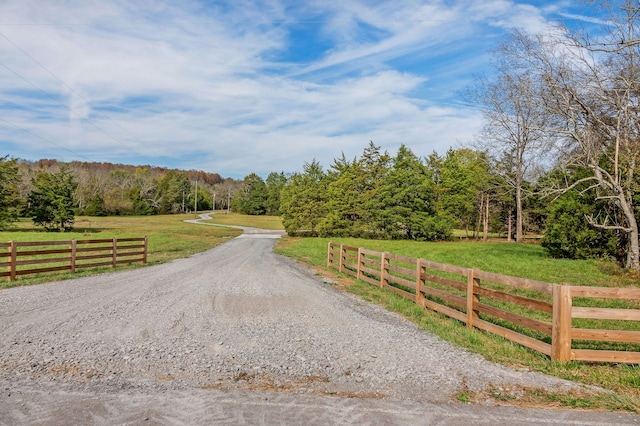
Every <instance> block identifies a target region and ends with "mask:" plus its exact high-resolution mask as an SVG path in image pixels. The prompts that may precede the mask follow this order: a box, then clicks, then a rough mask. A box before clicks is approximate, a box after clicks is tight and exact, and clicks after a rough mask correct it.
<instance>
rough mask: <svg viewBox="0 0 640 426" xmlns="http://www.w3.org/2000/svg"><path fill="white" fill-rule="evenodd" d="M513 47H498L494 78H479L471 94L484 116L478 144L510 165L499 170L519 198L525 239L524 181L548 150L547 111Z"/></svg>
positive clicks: (520, 237)
mask: <svg viewBox="0 0 640 426" xmlns="http://www.w3.org/2000/svg"><path fill="white" fill-rule="evenodd" d="M509 49H510V46H509V44H508V43H506V44H505V45H504V46H503V47H502V48H501V49H499V50H497V51H496V54H495V55H496V59H497V75H496V76H495V77H494V78H492V79H487V78H478V79H477V81H476V85H475V87H474V89H473V90H472V92H471V95H472V99H473V100H474V102H475V103H476V104H479V105H480V107H481V109H482V113H483V118H484V128H483V130H482V133H481V135H480V137H479V140H478V146H479V147H480V148H481V149H483V150H485V151H486V152H488V153H489V154H490V155H491V156H493V157H495V158H499V159H500V164H502V165H503V166H508V167H502V168H500V169H499V170H495V171H496V172H497V173H499V174H500V176H501V177H502V181H503V182H504V183H505V184H506V185H507V186H508V188H509V191H510V192H512V194H513V197H514V199H515V207H516V229H515V233H516V242H522V240H523V207H522V200H523V184H524V182H525V180H526V179H527V178H528V177H530V176H531V173H532V171H534V170H538V167H536V165H537V164H538V163H539V162H540V161H541V158H542V157H543V154H544V153H545V149H544V148H545V144H546V138H545V133H544V132H543V131H542V129H543V128H544V117H545V114H544V110H542V109H541V108H540V107H539V106H538V105H536V103H534V102H532V98H533V94H534V92H535V87H536V85H535V83H534V81H533V78H532V77H533V76H532V75H531V73H530V72H529V71H528V70H526V69H523V68H521V67H518V66H514V65H515V64H514V63H513V61H512V58H511V57H510V55H509ZM509 237H511V235H509Z"/></svg>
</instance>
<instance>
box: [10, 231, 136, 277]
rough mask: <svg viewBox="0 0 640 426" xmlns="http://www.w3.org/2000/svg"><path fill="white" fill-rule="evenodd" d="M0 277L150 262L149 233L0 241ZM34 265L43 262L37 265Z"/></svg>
mask: <svg viewBox="0 0 640 426" xmlns="http://www.w3.org/2000/svg"><path fill="white" fill-rule="evenodd" d="M2 248H6V249H7V251H5V252H4V253H3V252H0V270H1V269H4V268H6V271H4V272H0V277H7V280H8V281H13V280H15V279H16V278H17V277H18V276H21V275H27V274H39V273H45V272H54V271H69V272H72V273H74V272H75V271H76V270H77V269H80V268H94V267H99V266H112V267H115V266H116V265H120V264H124V263H133V262H142V263H147V237H142V238H111V239H101V240H68V241H31V242H16V241H11V242H8V243H0V249H2ZM33 265H39V267H37V268H34V267H33Z"/></svg>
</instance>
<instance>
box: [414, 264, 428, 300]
mask: <svg viewBox="0 0 640 426" xmlns="http://www.w3.org/2000/svg"><path fill="white" fill-rule="evenodd" d="M426 273H427V270H426V265H425V264H424V259H417V261H416V304H417V305H419V306H422V307H423V308H424V301H425V299H424V294H422V287H424V285H425V282H424V281H425V279H424V276H425V274H426Z"/></svg>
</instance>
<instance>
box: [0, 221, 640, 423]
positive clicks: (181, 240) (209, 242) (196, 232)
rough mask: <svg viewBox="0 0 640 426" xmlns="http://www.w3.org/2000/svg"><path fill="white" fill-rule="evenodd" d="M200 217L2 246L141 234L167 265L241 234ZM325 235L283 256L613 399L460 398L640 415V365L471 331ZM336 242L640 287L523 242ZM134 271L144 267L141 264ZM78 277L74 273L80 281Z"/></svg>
mask: <svg viewBox="0 0 640 426" xmlns="http://www.w3.org/2000/svg"><path fill="white" fill-rule="evenodd" d="M193 218H194V215H193V214H189V215H169V216H143V217H130V216H126V217H106V218H96V217H78V218H77V219H76V228H75V231H74V232H69V233H48V232H44V231H42V230H39V229H36V228H34V227H33V225H32V224H31V222H30V221H26V220H25V221H22V222H20V223H18V224H16V226H15V229H12V230H11V231H5V232H0V241H11V240H14V241H37V240H69V239H84V238H112V237H118V238H122V237H140V236H145V235H146V236H147V237H148V238H149V258H148V260H149V264H157V263H162V262H167V261H170V260H172V259H176V258H180V257H188V256H190V255H192V254H194V253H198V252H201V251H203V250H207V249H209V248H212V247H214V246H216V245H218V244H221V243H223V242H225V241H227V240H228V239H229V238H233V237H235V236H237V235H239V234H240V232H241V231H239V230H236V229H232V228H223V227H214V226H202V225H194V224H189V223H185V222H183V220H184V219H193ZM214 223H220V224H226V225H240V226H251V227H257V228H264V229H282V224H281V222H280V220H279V218H274V217H256V216H243V215H237V214H230V215H226V214H219V215H216V216H214ZM328 242H329V240H328V239H322V238H309V239H300V238H289V237H285V238H283V239H281V240H279V242H278V245H277V249H276V250H277V251H278V252H279V253H281V254H284V255H287V256H289V257H292V258H295V259H297V260H299V261H301V262H304V263H306V264H309V265H311V266H313V267H315V268H316V269H317V270H318V271H319V272H320V273H322V274H326V275H330V276H332V277H334V278H335V281H336V282H338V283H341V286H340V287H341V288H344V289H345V290H347V291H350V292H352V293H355V294H357V295H359V296H360V297H362V298H363V299H366V300H369V301H371V302H374V303H377V304H379V305H381V306H384V307H385V308H387V309H389V310H393V311H396V312H399V313H400V314H402V315H403V316H405V317H406V318H407V319H408V320H410V321H412V322H414V323H416V324H417V325H418V326H419V327H420V328H422V329H424V330H427V331H429V332H432V333H434V334H436V335H438V336H440V337H441V338H442V339H445V340H448V341H451V342H453V343H455V344H457V345H459V346H462V347H465V348H467V349H469V350H471V351H473V352H476V353H479V354H480V355H482V356H484V357H485V358H487V359H489V360H492V361H495V362H500V363H502V364H505V365H510V366H513V367H515V368H519V369H528V370H533V371H539V372H542V373H545V374H549V375H553V376H557V377H562V378H566V379H569V380H573V381H577V382H581V383H586V384H590V385H595V386H599V387H602V388H604V389H607V390H609V391H611V392H610V393H607V394H589V395H576V394H543V393H540V392H538V391H536V390H535V389H529V390H526V389H525V390H523V392H524V393H523V395H524V396H523V397H520V398H518V401H513V400H510V398H511V397H510V396H509V395H506V394H503V391H502V390H500V389H495V390H490V391H488V394H486V393H485V394H482V395H478V394H471V393H464V392H462V393H461V394H460V395H459V396H458V399H459V400H460V401H463V402H464V401H475V400H481V399H487V398H492V399H493V400H495V401H496V402H498V403H500V402H503V403H509V404H515V405H531V406H541V407H578V408H585V409H606V410H625V411H631V412H640V366H633V365H632V366H629V365H615V364H610V365H596V364H594V365H589V364H584V363H569V364H559V363H553V362H551V361H550V360H549V359H548V357H546V356H544V355H541V354H539V353H536V352H534V351H531V350H528V349H525V348H523V347H521V346H519V345H517V344H514V343H511V342H509V341H507V340H504V339H502V338H500V337H498V336H494V335H491V334H488V333H484V332H481V331H478V330H468V329H467V328H466V327H465V326H464V325H463V324H461V323H459V322H457V321H455V320H451V319H448V318H445V317H443V316H441V315H438V314H435V313H433V312H429V311H426V310H423V309H421V308H419V307H417V306H416V305H415V304H414V303H412V302H410V301H408V300H406V299H402V298H400V297H399V296H397V295H395V294H393V293H390V292H388V291H384V290H381V289H379V288H377V287H374V286H371V285H368V284H366V283H363V282H355V281H354V280H352V279H351V278H347V277H345V276H340V275H339V274H337V273H336V272H335V271H334V270H329V269H327V268H326V256H327V245H328ZM335 242H339V243H343V244H348V245H351V246H356V247H366V248H369V249H372V250H378V251H388V252H392V253H396V254H402V255H406V256H411V257H422V258H426V259H430V260H434V261H437V262H442V263H451V264H455V265H460V266H464V267H474V268H479V269H482V270H485V271H491V272H496V273H502V274H507V275H514V276H520V277H525V278H532V279H537V280H541V281H547V282H551V283H562V282H568V283H572V284H579V285H597V286H612V287H633V286H636V287H637V286H638V278H639V277H638V276H634V275H627V274H624V271H622V270H621V269H620V268H619V267H617V266H616V265H615V264H612V263H610V262H605V261H596V260H581V261H575V260H557V259H551V258H548V257H547V256H546V255H545V253H544V251H543V250H542V248H541V247H540V246H538V245H536V244H523V245H516V244H510V243H503V242H489V243H481V242H468V241H460V242H439V243H417V242H409V241H374V240H359V239H335ZM131 267H140V265H139V264H134V265H132V266H131ZM111 270H112V269H111V268H102V269H96V270H83V272H81V274H83V275H88V274H91V273H101V272H105V271H107V272H108V271H111ZM79 275H80V274H76V275H74V276H76V277H77V276H79ZM71 277H72V276H71V275H70V274H66V275H60V274H54V275H51V274H50V275H48V276H46V277H37V278H26V277H24V278H20V279H19V280H17V281H15V282H14V283H15V284H11V283H8V282H0V286H2V285H5V286H6V285H25V284H33V283H37V282H44V281H50V280H54V279H63V278H71Z"/></svg>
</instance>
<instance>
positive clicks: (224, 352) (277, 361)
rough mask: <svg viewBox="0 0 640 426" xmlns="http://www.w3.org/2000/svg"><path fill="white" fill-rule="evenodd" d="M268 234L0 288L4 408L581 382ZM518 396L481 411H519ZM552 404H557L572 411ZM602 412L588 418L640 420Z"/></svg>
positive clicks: (352, 410) (94, 418)
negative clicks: (466, 341)
mask: <svg viewBox="0 0 640 426" xmlns="http://www.w3.org/2000/svg"><path fill="white" fill-rule="evenodd" d="M274 237H277V235H276V234H274V233H259V232H257V231H256V232H254V233H248V234H244V235H243V236H241V237H238V238H236V239H233V240H231V241H229V242H227V243H225V244H223V245H222V246H219V247H217V248H215V249H212V250H209V251H207V252H204V253H201V254H198V255H195V256H193V257H191V258H188V259H181V260H176V261H173V262H171V263H167V264H163V265H157V266H152V267H144V268H140V269H136V270H130V271H124V272H118V273H109V274H104V275H98V276H92V277H86V278H79V279H73V280H68V281H64V282H55V283H50V284H45V285H37V286H28V287H17V288H11V289H6V290H2V291H0V321H1V326H0V390H1V391H2V392H1V394H0V424H24V423H32V424H72V423H77V424H86V423H95V424H112V423H121V424H124V423H127V424H136V423H143V424H194V423H209V424H211V423H232V424H255V423H265V424H271V423H311V424H327V423H328V422H329V423H330V422H335V423H337V424H349V423H357V424H362V423H377V422H379V421H382V420H385V419H386V420H385V423H393V422H395V421H396V420H397V421H398V422H399V423H400V422H402V423H406V421H407V420H408V418H407V417H406V416H408V415H410V414H411V413H414V412H415V413H416V417H415V418H414V419H421V420H422V421H424V420H428V419H430V420H433V419H435V418H436V417H428V416H427V414H426V413H427V412H429V413H432V414H433V413H434V412H437V415H438V416H440V415H442V407H446V406H448V404H449V403H451V402H452V401H454V400H455V395H456V393H457V392H458V391H460V390H461V389H462V388H463V387H465V386H466V387H468V388H469V389H471V390H476V389H484V388H486V387H488V386H500V387H502V388H503V389H504V390H505V392H510V389H517V387H518V386H528V387H531V386H535V387H539V388H544V389H552V390H561V389H567V388H568V387H571V386H573V385H572V384H570V383H568V382H564V381H561V380H558V379H555V378H550V377H547V376H544V375H540V374H536V373H531V372H522V371H514V370H512V369H509V368H506V367H503V366H500V365H497V364H493V363H490V362H487V361H485V360H484V359H483V358H481V357H480V356H477V355H474V354H470V353H468V352H466V351H464V350H462V349H460V348H457V347H455V346H453V345H451V344H449V343H446V342H443V341H441V340H440V339H438V338H436V337H434V336H432V335H430V334H428V333H425V332H422V331H419V330H418V329H417V328H416V327H415V326H414V325H412V324H410V323H408V322H407V321H405V320H403V319H402V318H401V317H399V316H398V315H396V314H393V313H389V312H387V311H385V310H383V309H382V308H379V307H377V306H374V305H371V304H368V303H366V302H363V301H361V300H360V299H358V298H356V297H355V296H352V295H350V294H347V293H344V292H341V291H338V290H336V289H334V288H333V287H332V286H330V285H329V284H327V283H326V282H324V281H323V279H322V278H321V277H318V276H315V275H313V273H311V272H310V271H308V270H307V269H304V268H302V267H300V266H298V265H296V264H295V263H294V262H293V261H291V260H289V259H287V258H284V257H281V256H278V255H276V254H274V253H273V252H272V249H273V246H274V243H275V239H274ZM274 391H275V392H274ZM232 400H233V401H235V403H232V402H230V401H232ZM224 401H226V402H224ZM331 401H333V403H332V402H331ZM394 401H395V402H394ZM417 403H419V404H417ZM225 404H227V405H225ZM243 404H244V405H243ZM247 404H248V405H247ZM385 404H386V405H385ZM394 404H396V405H394ZM331 405H334V406H335V407H336V408H335V409H334V410H333V411H331V412H330V413H329V412H327V411H326V410H324V411H323V409H322V407H327V406H331ZM394 406H395V407H400V409H395V411H394V409H393V408H392V407H394ZM212 407H217V409H215V410H213V408H212ZM225 407H227V408H226V409H225ZM242 407H244V408H242ZM247 407H248V408H247ZM287 407H289V409H288V410H287ZM305 407H306V408H305ZM318 407H320V408H318ZM403 407H404V408H403ZM451 407H456V408H452V409H451V410H449V412H451V413H460V412H468V413H473V409H469V410H467V411H465V410H466V409H465V408H460V407H470V406H463V405H461V404H455V405H452V406H451ZM211 410H213V411H211ZM243 410H244V411H243ZM270 410H271V411H270ZM314 410H315V411H314ZM341 410H342V411H341ZM412 410H413V411H412ZM430 410H431V411H430ZM433 410H435V411H433ZM476 410H486V407H484V408H483V407H476ZM504 410H507V411H504ZM509 410H513V409H504V408H496V407H494V411H492V413H493V414H491V415H490V414H487V413H488V412H487V413H485V414H484V415H483V416H481V419H483V420H488V421H489V422H492V423H495V418H494V417H492V415H495V416H498V417H497V418H500V417H499V416H500V415H503V414H504V415H507V417H505V418H504V419H507V418H508V419H510V420H509V422H511V423H512V424H514V423H513V421H512V420H513V418H512V417H509V416H511V414H509V413H512V412H513V411H509ZM516 412H517V409H516ZM238 413H239V414H238ZM243 413H244V414H243ZM261 413H262V414H261ZM269 413H271V414H269ZM283 413H289V414H286V415H285V414H283ZM301 413H302V414H301ZM304 413H307V414H306V415H305V414H304ZM314 413H315V414H314ZM318 413H321V414H318ZM367 413H368V414H367ZM376 413H377V414H376ZM385 413H386V414H385ZM390 413H391V414H390ZM393 413H396V414H393ZM407 413H409V414H407ZM505 413H507V414H505ZM558 413H564V414H562V415H558V414H554V415H551V416H550V417H549V418H550V419H555V420H554V422H555V421H556V420H557V421H558V423H563V424H571V422H567V419H569V418H570V417H566V416H571V415H572V414H568V413H566V412H558ZM249 414H251V416H253V417H251V416H249ZM365 414H367V415H368V416H369V417H367V416H365ZM283 415H284V416H285V417H282V416H283ZM300 415H303V417H300V418H297V417H295V416H300ZM469 415H475V414H469ZM528 415H532V414H531V412H529V414H528ZM607 415H609V414H602V416H604V417H602V418H600V417H584V419H587V418H591V419H594V421H595V420H598V419H599V420H598V421H597V424H603V423H606V422H607V421H608V419H612V420H611V424H614V423H618V424H620V423H626V422H628V423H629V424H637V423H636V422H637V420H638V418H637V417H634V416H624V415H623V416H617V415H616V416H617V417H615V419H614V418H613V417H606V416H607ZM238 416H240V417H238ZM256 416H257V417H256ZM278 416H280V417H278ZM287 416H288V417H287ZM305 416H306V417H305ZM336 416H337V417H336ZM363 416H364V417H363ZM385 416H387V417H385ZM563 416H564V417H563ZM609 416H613V415H612V414H611V415H609ZM444 418H447V417H446V416H445V417H444ZM576 418H580V417H579V414H578V415H577V417H576ZM367 419H368V420H367ZM461 419H463V417H459V416H458V414H456V415H455V416H454V417H452V418H449V421H448V422H445V423H446V424H458V423H456V421H454V420H460V421H461V423H463V422H466V421H467V420H468V419H467V420H464V421H462V420H461ZM491 419H494V420H491ZM621 419H622V420H621ZM302 420H304V422H303V421H302ZM476 420H479V418H476ZM614 420H615V421H614ZM554 422H552V423H554ZM516 423H517V422H516ZM523 424H524V423H523ZM554 424H555V423H554ZM578 424H587V423H578ZM593 424H596V423H593Z"/></svg>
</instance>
